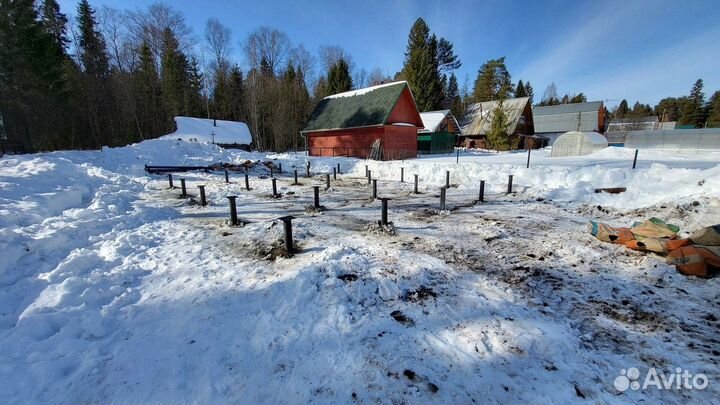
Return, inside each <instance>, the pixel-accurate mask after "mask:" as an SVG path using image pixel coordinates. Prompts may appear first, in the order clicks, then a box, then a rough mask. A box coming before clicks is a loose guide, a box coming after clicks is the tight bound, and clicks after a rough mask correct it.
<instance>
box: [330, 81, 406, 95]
mask: <svg viewBox="0 0 720 405" xmlns="http://www.w3.org/2000/svg"><path fill="white" fill-rule="evenodd" d="M400 83H406V84H407V82H406V81H404V80H402V81H398V82H391V83H383V84H378V85H377V86H370V87H365V88H364V89H357V90H350V91H346V92H344V93H338V94H333V95H331V96H327V97H325V98H326V99H327V98H340V97H353V96H359V95H361V94H365V93H370V92H371V91H373V90H377V89H380V88H383V87H388V86H396V85H398V84H400Z"/></svg>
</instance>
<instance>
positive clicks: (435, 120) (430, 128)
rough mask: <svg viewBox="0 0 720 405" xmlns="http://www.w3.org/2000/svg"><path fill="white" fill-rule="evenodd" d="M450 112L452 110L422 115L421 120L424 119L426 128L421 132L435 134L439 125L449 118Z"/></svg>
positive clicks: (429, 112) (428, 112) (427, 112)
mask: <svg viewBox="0 0 720 405" xmlns="http://www.w3.org/2000/svg"><path fill="white" fill-rule="evenodd" d="M449 112H450V110H439V111H426V112H423V113H420V118H422V122H423V126H424V127H425V129H424V130H421V132H435V131H436V130H437V127H438V125H440V123H441V122H442V120H444V119H445V117H447V115H448V113H449Z"/></svg>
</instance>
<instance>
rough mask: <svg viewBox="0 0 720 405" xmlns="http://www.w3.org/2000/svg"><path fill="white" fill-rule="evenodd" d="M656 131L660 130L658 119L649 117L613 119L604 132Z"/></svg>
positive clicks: (652, 116)
mask: <svg viewBox="0 0 720 405" xmlns="http://www.w3.org/2000/svg"><path fill="white" fill-rule="evenodd" d="M656 129H660V120H659V119H658V117H656V116H654V115H651V116H647V117H625V118H614V119H612V120H610V122H609V123H608V124H607V130H606V131H605V132H606V133H608V132H627V131H654V130H656Z"/></svg>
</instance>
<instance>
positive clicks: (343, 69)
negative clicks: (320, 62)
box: [327, 58, 353, 94]
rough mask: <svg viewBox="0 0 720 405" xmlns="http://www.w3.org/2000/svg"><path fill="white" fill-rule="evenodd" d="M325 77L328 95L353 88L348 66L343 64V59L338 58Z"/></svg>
mask: <svg viewBox="0 0 720 405" xmlns="http://www.w3.org/2000/svg"><path fill="white" fill-rule="evenodd" d="M327 77H328V78H327V92H328V93H329V94H337V93H343V92H346V91H350V90H352V88H353V82H352V77H351V76H350V66H348V64H347V62H345V59H342V58H340V60H338V61H337V62H336V63H335V64H334V65H333V66H332V67H331V68H330V71H329V72H328V75H327Z"/></svg>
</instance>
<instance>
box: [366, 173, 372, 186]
mask: <svg viewBox="0 0 720 405" xmlns="http://www.w3.org/2000/svg"><path fill="white" fill-rule="evenodd" d="M367 179H368V184H370V179H372V170H368V171H367Z"/></svg>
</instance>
